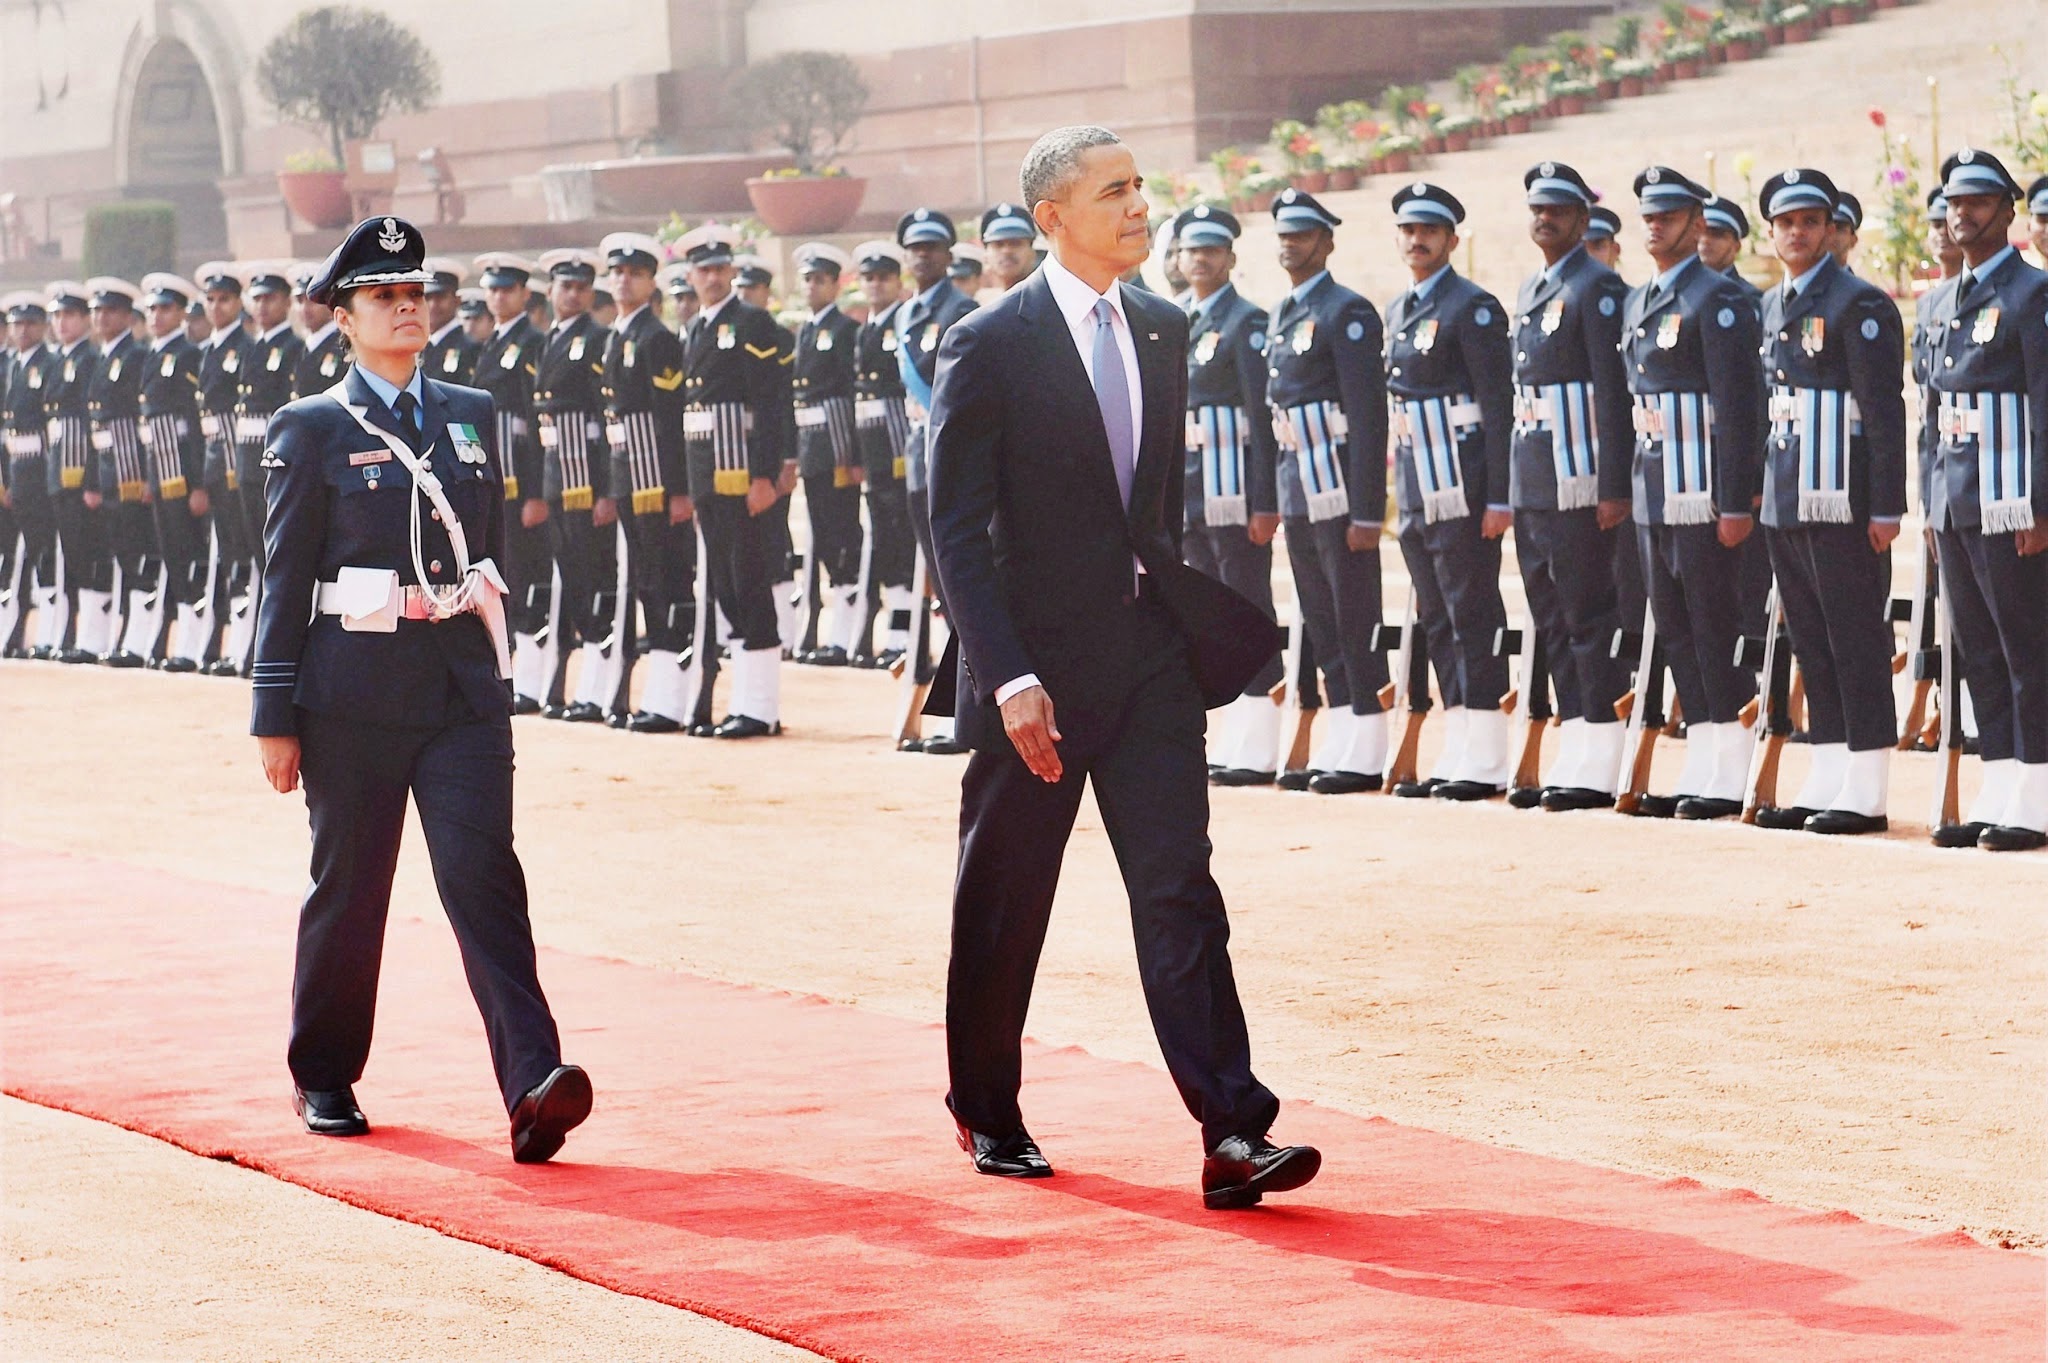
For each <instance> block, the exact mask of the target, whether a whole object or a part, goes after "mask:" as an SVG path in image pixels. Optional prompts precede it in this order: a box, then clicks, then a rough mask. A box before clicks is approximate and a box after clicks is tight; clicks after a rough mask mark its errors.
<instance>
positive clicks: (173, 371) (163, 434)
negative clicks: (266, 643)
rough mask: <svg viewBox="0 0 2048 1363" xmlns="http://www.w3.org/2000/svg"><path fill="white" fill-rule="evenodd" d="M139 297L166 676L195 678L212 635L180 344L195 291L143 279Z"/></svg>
mask: <svg viewBox="0 0 2048 1363" xmlns="http://www.w3.org/2000/svg"><path fill="white" fill-rule="evenodd" d="M142 291H143V302H144V304H145V305H146V306H147V307H148V309H149V329H150V332H151V333H152V335H153V336H154V340H153V341H152V342H151V345H150V348H149V353H148V356H147V361H146V368H145V369H144V371H143V376H142V448H143V452H144V455H145V457H146V460H147V465H148V478H149V490H150V495H151V498H152V508H153V510H154V511H155V519H156V552H157V557H158V558H159V559H160V560H161V561H162V563H163V572H164V578H163V581H164V587H163V591H164V597H165V601H166V602H168V604H169V605H170V606H171V607H172V608H173V609H172V610H171V611H170V612H168V614H170V616H171V619H170V621H169V622H168V627H169V630H168V637H167V639H166V640H164V641H163V654H162V656H163V669H164V671H166V672H197V671H198V670H199V664H200V663H201V662H202V661H203V660H204V659H205V657H206V649H207V646H208V645H209V644H210V643H211V642H212V634H213V630H212V624H211V619H210V617H209V614H208V613H207V611H206V607H207V605H208V599H209V597H210V595H211V592H210V590H209V589H210V587H211V583H210V582H209V581H208V578H209V576H210V568H211V565H212V554H211V552H210V549H209V545H210V542H211V539H212V532H211V530H210V529H209V528H208V526H207V521H208V519H209V517H208V515H207V512H208V510H209V509H210V503H209V500H208V498H207V495H206V439H205V436H204V435H202V434H201V432H200V430H199V360H200V351H199V347H198V346H196V345H194V344H192V342H191V341H189V340H187V339H186V337H185V308H186V305H187V304H188V303H190V302H191V301H192V300H193V299H195V298H197V297H198V296H199V288H198V286H197V285H195V284H191V283H188V282H187V281H185V280H183V279H180V278H179V277H178V276H176V275H172V274H148V275H144V276H143V277H142ZM158 609H159V611H162V610H163V607H161V606H159V607H158ZM149 656H152V657H154V656H156V654H155V653H153V652H152V653H150V654H149Z"/></svg>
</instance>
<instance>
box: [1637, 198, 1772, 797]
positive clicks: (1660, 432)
mask: <svg viewBox="0 0 2048 1363" xmlns="http://www.w3.org/2000/svg"><path fill="white" fill-rule="evenodd" d="M1635 191H1636V196H1637V198H1638V200H1639V201H1640V204H1641V209H1642V217H1643V227H1644V230H1645V233H1646V235H1647V237H1648V247H1649V252H1650V258H1651V260H1652V262H1653V263H1654V264H1655V265H1656V268H1657V274H1656V275H1655V277H1654V278H1652V279H1651V280H1650V282H1648V283H1647V284H1640V285H1638V286H1636V288H1634V289H1633V290H1631V291H1630V293H1629V296H1628V303H1627V305H1626V306H1625V307H1624V309H1623V323H1622V359H1623V362H1624V363H1625V365H1626V367H1627V372H1628V381H1629V391H1630V392H1631V393H1632V394H1633V395H1634V399H1635V429H1636V447H1635V467H1634V476H1633V492H1634V497H1633V502H1634V512H1635V521H1636V528H1637V532H1638V534H1637V539H1638V543H1639V545H1640V547H1641V550H1642V559H1643V566H1644V570H1645V574H1646V580H1647V583H1648V586H1649V593H1650V605H1651V609H1652V610H1653V611H1654V612H1655V614H1656V624H1657V634H1658V639H1659V642H1660V643H1661V644H1662V645H1663V647H1664V649H1665V650H1666V652H1667V655H1668V657H1669V660H1670V665H1671V675H1672V679H1673V682H1674V684H1675V685H1676V687H1677V691H1678V698H1679V702H1680V704H1681V705H1682V706H1683V707H1684V713H1685V719H1686V726H1687V727H1686V754H1685V766H1684V768H1683V769H1682V770H1681V771H1680V773H1679V777H1678V785H1677V788H1676V791H1675V793H1674V794H1672V795H1669V796H1662V795H1645V796H1644V798H1643V801H1642V803H1641V805H1640V806H1639V811H1640V812H1641V813H1644V814H1648V815H1651V816H1653V817H1669V816H1670V815H1672V814H1674V813H1677V814H1680V815H1683V816H1684V817H1687V818H1725V817H1729V816H1733V815H1736V814H1739V813H1741V812H1742V797H1743V792H1744V787H1745V785H1746V782H1747V779H1748V774H1749V758H1750V753H1751V741H1750V740H1751V731H1750V729H1749V728H1748V726H1746V725H1744V724H1743V723H1742V710H1743V707H1744V705H1745V704H1747V703H1748V701H1749V700H1750V698H1751V697H1752V696H1754V695H1755V692H1756V679H1755V677H1754V676H1752V675H1751V674H1750V673H1749V672H1748V671H1747V670H1746V669H1744V668H1743V667H1741V666H1740V665H1738V663H1737V661H1736V658H1737V651H1738V650H1737V645H1738V641H1739V639H1740V637H1741V634H1742V616H1741V578H1742V555H1741V549H1742V545H1743V542H1744V541H1746V540H1747V539H1748V538H1749V536H1750V532H1751V531H1752V529H1753V528H1754V526H1755V514H1754V511H1755V500H1756V496H1757V489H1758V487H1759V470H1760V462H1759V461H1760V460H1761V458H1762V454H1763V421H1764V401H1763V389H1762V370H1761V368H1760V366H1759V365H1758V363H1757V352H1758V338H1759V325H1760V324H1759V321H1758V317H1757V313H1756V310H1755V309H1754V307H1752V306H1751V303H1750V300H1749V295H1748V294H1746V293H1745V292H1744V291H1743V290H1742V287H1741V286H1740V285H1738V284H1737V283H1736V282H1735V281H1734V280H1732V279H1730V278H1728V277H1727V276H1726V275H1723V274H1719V273H1716V272H1715V271H1713V270H1709V269H1708V268H1707V267H1706V265H1705V264H1704V263H1702V262H1701V260H1700V259H1699V254H1698V246H1699V234H1700V232H1701V231H1702V230H1703V228H1704V215H1703V214H1702V212H1701V207H1702V205H1703V204H1704V203H1705V202H1706V200H1707V198H1708V194H1707V191H1706V190H1705V189H1704V188H1703V187H1701V186H1700V185H1698V184H1696V183H1695V182H1693V181H1692V180H1690V179H1687V178H1686V177H1685V176H1683V175H1681V174H1679V173H1678V172H1677V171H1675V170H1672V169H1670V168H1669V167H1666V166H1652V167H1650V168H1649V169H1647V170H1645V171H1643V172H1642V173H1641V174H1640V175H1638V176H1637V177H1636V181H1635Z"/></svg>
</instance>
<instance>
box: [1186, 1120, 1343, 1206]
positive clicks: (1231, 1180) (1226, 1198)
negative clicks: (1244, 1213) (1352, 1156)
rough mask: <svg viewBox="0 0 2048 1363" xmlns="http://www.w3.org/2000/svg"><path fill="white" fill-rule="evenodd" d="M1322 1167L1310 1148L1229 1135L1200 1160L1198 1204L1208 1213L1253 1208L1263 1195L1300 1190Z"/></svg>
mask: <svg viewBox="0 0 2048 1363" xmlns="http://www.w3.org/2000/svg"><path fill="white" fill-rule="evenodd" d="M1322 1167H1323V1156H1322V1152H1321V1151H1319V1150H1317V1149H1316V1148H1315V1147H1314V1146H1312V1145H1275V1144H1273V1143H1272V1142H1271V1141H1269V1140H1267V1139H1266V1138H1265V1137H1264V1136H1229V1137H1226V1138H1224V1140H1222V1141H1221V1142H1220V1143H1218V1145H1217V1146H1216V1148H1215V1149H1214V1150H1211V1151H1210V1152H1209V1157H1208V1158H1207V1159H1205V1160H1203V1161H1202V1205H1203V1206H1204V1207H1207V1208H1208V1209H1209V1210H1210V1211H1230V1210H1232V1209H1235V1208H1239V1207H1255V1206H1257V1205H1258V1203H1259V1200H1260V1199H1261V1198H1263V1197H1264V1196H1265V1195H1266V1194H1267V1193H1284V1192H1289V1191H1291V1190H1293V1189H1295V1188H1299V1187H1301V1186H1302V1185H1303V1184H1305V1183H1307V1182H1308V1181H1309V1180H1310V1179H1312V1178H1314V1177H1315V1176H1316V1172H1317V1171H1318V1170H1320V1169H1321V1168H1322Z"/></svg>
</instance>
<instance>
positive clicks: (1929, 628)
mask: <svg viewBox="0 0 2048 1363" xmlns="http://www.w3.org/2000/svg"><path fill="white" fill-rule="evenodd" d="M1938 578H1939V570H1938V569H1937V568H1936V566H1935V563H1934V546H1933V545H1931V544H1926V543H1923V544H1922V545H1921V546H1920V560H1919V572H1918V574H1917V577H1916V580H1915V582H1914V584H1913V596H1912V599H1911V600H1910V601H1901V600H1900V599H1898V598H1897V597H1894V598H1893V599H1892V619H1893V620H1895V621H1896V620H1899V619H1902V618H1903V619H1904V620H1905V621H1906V622H1907V624H1906V649H1905V651H1904V652H1902V653H1900V654H1898V655H1897V656H1896V657H1894V658H1893V659H1892V671H1893V672H1895V673H1896V672H1902V671H1905V670H1907V668H1908V666H1909V665H1910V667H1911V670H1912V674H1913V700H1912V703H1911V704H1910V705H1908V706H1907V707H1906V720H1905V723H1903V724H1901V725H1900V726H1899V751H1900V752H1911V751H1913V750H1914V749H1915V748H1919V749H1920V750H1921V751H1923V752H1928V751H1932V750H1933V749H1934V748H1935V747H1936V746H1937V744H1938V742H1939V735H1940V732H1941V731H1940V729H1939V728H1937V727H1935V726H1936V725H1938V724H1939V722H1940V721H1939V720H1938V719H1935V720H1933V723H1930V722H1929V721H1930V719H1932V717H1931V716H1930V715H1929V714H1928V706H1927V702H1928V697H1929V696H1930V694H1931V693H1932V692H1933V691H1934V688H1935V684H1936V683H1937V682H1939V681H1940V680H1941V669H1942V658H1943V653H1942V650H1941V648H1940V647H1939V645H1938V643H1937V640H1936V636H1935V631H1936V628H1937V621H1936V617H1937V616H1938V615H1939V613H1940V612H1939V611H1938V609H1937V607H1936V603H1935V593H1936V591H1937V590H1938V585H1937V584H1938ZM1901 606H1904V607H1906V608H1907V610H1906V614H1905V615H1904V616H1903V617H1902V616H1901V615H1900V614H1899V608H1900V607H1901ZM1928 732H1932V734H1933V735H1934V736H1935V737H1934V739H1933V740H1932V741H1930V740H1929V739H1928V738H1927V737H1926V734H1927V733H1928Z"/></svg>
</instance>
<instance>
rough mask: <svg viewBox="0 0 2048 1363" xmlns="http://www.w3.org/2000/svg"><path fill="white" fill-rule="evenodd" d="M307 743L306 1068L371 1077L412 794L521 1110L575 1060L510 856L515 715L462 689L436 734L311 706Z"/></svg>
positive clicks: (302, 926) (496, 1063) (303, 734)
mask: <svg viewBox="0 0 2048 1363" xmlns="http://www.w3.org/2000/svg"><path fill="white" fill-rule="evenodd" d="M399 628H401V629H416V628H417V629H431V628H435V626H432V625H427V624H412V623H407V624H402V625H400V626H399ZM299 744H300V765H299V771H300V776H301V778H302V780H303V781H304V783H305V788H306V812H307V815H308V818H309V821H310V822H311V824H312V828H313V884H312V888H310V889H309V890H307V892H306V900H305V903H304V905H303V906H302V907H301V908H300V910H299V937H298V963H297V967H296V969H295V971H294V973H293V978H292V1028H291V1043H290V1049H289V1053H288V1059H289V1062H290V1065H291V1072H292V1078H293V1079H294V1080H295V1081H296V1082H297V1083H298V1085H299V1087H300V1088H304V1089H337V1088H342V1087H344V1086H346V1085H349V1084H353V1083H355V1082H356V1081H357V1080H358V1079H360V1078H361V1077H362V1074H363V1066H364V1063H365V1062H366V1061H367V1060H368V1059H369V1055H370V1031H371V1025H372V1023H373V1022H374V1021H375V1018H376V1012H377V978H378V972H379V967H380V966H381V964H382V958H383V954H384V922H385V918H386V916H387V914H388V912H389V910H390V906H391V878H392V873H393V872H394V871H395V870H396V869H397V866H398V844H399V839H400V836H401V835H402V834H403V832H404V830H405V802H406V797H407V796H408V795H410V796H411V797H412V800H413V803H414V805H415V806H416V807H417V808H418V810H419V816H420V827H421V829H422V830H423V831H424V832H425V834H426V838H427V855H428V857H429V859H430V860H431V861H432V863H433V868H434V884H435V887H436V888H437V889H438V890H439V891H440V893H441V904H442V906H443V907H444V908H445V909H446V910H447V913H448V924H449V926H450V927H452V928H453V929H454V930H455V944H456V947H457V948H458V949H459V950H460V951H461V953H462V968H463V973H464V974H465V975H467V976H468V978H469V990H470V993H471V995H473V996H474V997H475V999H476V1003H477V1009H478V1011H479V1012H481V1013H482V1014H483V1019H484V1034H485V1036H486V1037H487V1038H488V1040H489V1042H490V1048H491V1065H492V1068H493V1069H494V1070H495V1071H496V1073H497V1079H498V1089H499V1092H500V1093H502V1094H503V1095H504V1098H505V1109H506V1111H507V1112H510V1111H511V1109H512V1107H513V1105H514V1104H516V1103H517V1102H518V1101H519V1099H520V1096H521V1095H523V1094H524V1093H525V1092H526V1091H527V1090H528V1089H531V1088H532V1087H533V1086H534V1085H535V1084H538V1083H539V1082H540V1081H541V1080H543V1079H545V1078H546V1077H547V1076H548V1073H549V1071H551V1070H553V1069H554V1068H555V1066H557V1065H559V1064H560V1063H561V1060H562V1049H561V1040H560V1037H559V1036H558V1034H557V1032H556V1030H555V1020H554V1017H553V1015H552V1014H551V1013H550V1012H549V1011H548V1003H547V999H546V997H545V996H543V995H542V993H541V988H540V978H539V976H538V974H537V973H536V971H535V969H534V950H533V927H532V924H531V923H530V921H529V920H528V918H527V910H526V873H525V872H524V871H523V870H522V869H521V868H520V865H519V857H518V854H517V853H516V852H514V851H513V850H512V725H511V721H510V719H509V718H508V717H506V716H497V717H494V718H491V719H482V718H479V717H478V716H477V715H476V714H475V712H474V711H473V710H471V709H470V708H469V706H468V705H467V704H466V703H464V702H463V701H462V700H461V698H460V695H459V693H458V692H456V691H455V690H454V688H453V687H452V686H451V688H450V693H449V717H448V720H447V722H445V723H444V724H442V725H441V726H440V727H438V728H390V727H385V726H380V725H374V724H364V723H361V722H359V721H357V720H354V719H350V718H345V717H343V716H340V715H327V714H313V713H311V712H308V711H304V710H302V711H300V712H299Z"/></svg>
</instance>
